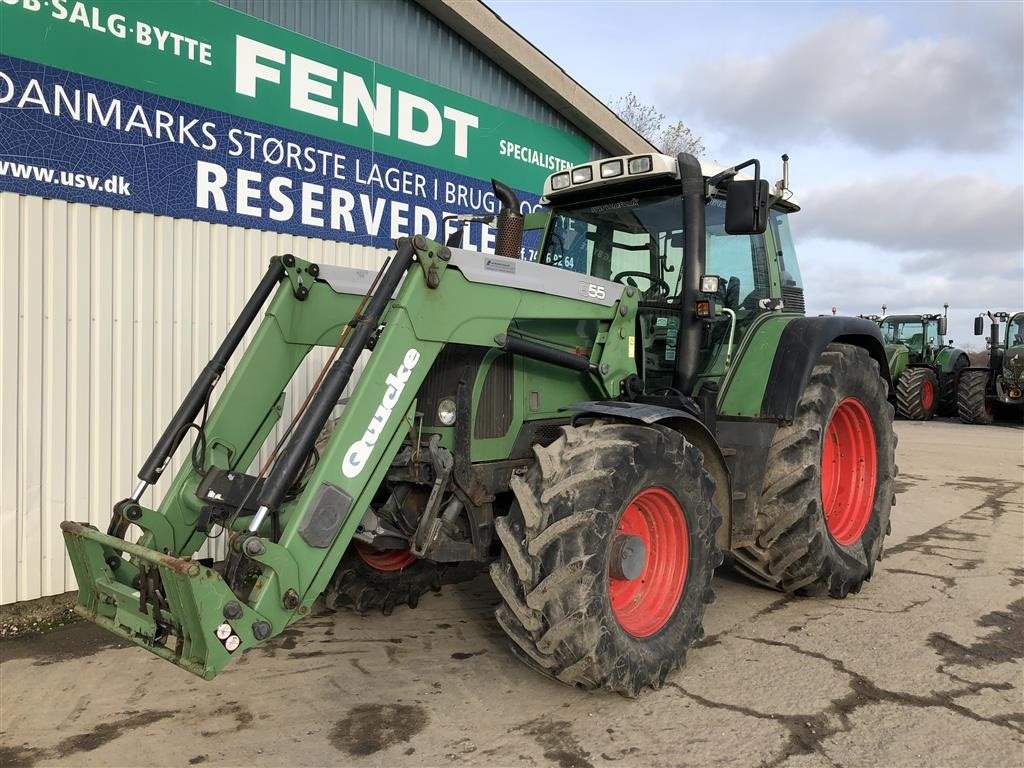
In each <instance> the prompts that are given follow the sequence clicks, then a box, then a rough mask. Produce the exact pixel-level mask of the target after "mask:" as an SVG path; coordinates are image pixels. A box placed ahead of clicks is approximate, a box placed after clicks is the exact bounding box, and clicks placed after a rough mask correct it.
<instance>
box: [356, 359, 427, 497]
mask: <svg viewBox="0 0 1024 768" xmlns="http://www.w3.org/2000/svg"><path fill="white" fill-rule="evenodd" d="M419 361H420V353H419V352H418V351H417V350H415V349H410V350H409V351H408V352H406V353H405V358H404V359H403V360H402V364H401V365H400V366H398V370H397V371H395V372H394V373H389V374H388V378H387V380H386V381H385V383H386V384H387V389H386V390H384V396H383V397H382V398H381V400H380V405H379V406H377V410H376V412H375V413H374V414H373V418H371V419H370V423H369V424H367V425H366V431H365V432H363V437H362V439H361V440H357V441H356V442H354V443H352V445H350V446H349V448H348V450H347V451H346V452H345V460H344V461H343V462H342V464H341V471H342V474H344V475H345V477H358V476H359V473H360V472H362V471H363V467H365V466H366V460H367V459H368V458H370V454H371V453H373V447H374V446H375V445H376V444H377V440H378V439H379V438H380V436H381V433H382V432H383V431H384V427H385V426H386V425H387V423H388V419H390V418H391V411H392V410H393V409H394V407H395V405H397V404H398V398H399V397H401V396H402V390H404V389H405V384H406V382H407V381H409V377H410V376H412V369H413V368H415V367H416V363H418V362H419Z"/></svg>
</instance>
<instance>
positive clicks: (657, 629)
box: [491, 423, 722, 696]
mask: <svg viewBox="0 0 1024 768" xmlns="http://www.w3.org/2000/svg"><path fill="white" fill-rule="evenodd" d="M534 453H535V455H536V458H537V460H536V462H535V463H534V464H533V465H532V466H531V467H530V468H529V470H528V471H527V472H526V474H525V475H523V476H518V475H517V476H515V477H513V479H512V490H513V492H514V493H515V496H516V503H515V504H514V505H513V507H512V509H511V511H510V513H509V515H508V516H507V517H503V518H499V519H498V520H497V521H496V523H495V530H496V532H497V534H498V537H499V538H500V540H501V542H502V544H503V546H504V551H503V553H502V555H501V558H500V559H499V560H498V561H497V562H495V563H493V564H492V566H491V578H492V579H493V581H494V584H495V586H496V587H497V588H498V591H499V593H500V594H501V597H502V599H503V603H502V605H501V606H499V608H498V610H497V611H496V613H495V616H496V618H497V620H498V623H499V624H500V625H501V627H502V629H504V630H505V632H506V633H507V634H508V635H509V637H510V638H511V639H512V641H513V646H512V647H513V650H514V651H516V653H517V655H518V656H519V657H520V658H522V659H523V660H524V661H526V662H527V663H528V664H529V665H530V666H532V667H534V668H535V669H537V670H539V671H540V672H542V673H544V674H546V675H548V676H550V677H553V678H554V679H556V680H559V681H561V682H563V683H567V684H569V685H575V686H579V687H582V688H601V687H603V688H607V689H609V690H613V691H617V692H619V693H622V694H625V695H627V696H637V695H639V693H640V691H641V690H643V689H644V688H646V687H652V688H658V687H661V685H662V684H663V683H664V682H665V677H666V676H667V675H668V673H669V672H670V671H672V670H673V669H674V668H676V667H677V666H679V665H680V664H681V663H682V662H683V661H684V659H685V657H686V651H687V649H688V647H689V646H690V644H691V643H693V642H694V641H695V640H697V639H699V638H701V637H702V636H703V628H702V626H701V621H702V619H703V615H704V606H705V604H706V603H710V602H711V600H712V599H713V597H714V595H713V593H712V591H711V576H712V573H713V572H714V569H715V567H716V566H718V565H719V564H721V562H722V556H721V553H720V552H719V550H718V547H717V545H716V544H715V531H716V529H717V528H718V526H719V524H720V523H721V515H720V514H719V512H718V510H717V508H716V507H715V506H714V503H713V501H712V498H713V494H714V481H713V480H712V479H711V476H710V474H708V472H707V471H705V469H704V461H703V455H702V454H701V452H700V451H699V450H698V449H697V448H696V447H694V446H693V445H691V444H690V443H688V442H687V441H686V440H685V439H684V438H683V437H682V436H681V435H679V434H678V433H676V432H674V431H672V430H669V429H667V428H665V427H661V426H658V425H652V426H643V425H636V424H607V423H593V424H588V425H585V426H580V427H564V428H563V430H562V435H561V436H560V437H559V438H558V439H557V440H556V441H555V442H554V443H552V444H551V445H550V446H548V447H546V448H545V447H539V446H538V447H536V448H534ZM636 539H640V540H642V541H643V542H644V546H645V557H643V558H642V560H641V561H640V563H642V570H639V571H638V573H639V575H637V571H633V576H634V577H633V578H632V579H628V578H626V577H625V576H623V574H622V572H621V571H620V572H619V573H618V577H616V576H615V575H613V574H614V573H616V571H617V569H616V567H615V564H616V563H619V564H621V563H623V562H625V561H624V560H622V559H621V558H622V556H621V550H620V549H619V548H620V547H622V546H623V544H622V542H623V541H625V540H636ZM621 567H623V566H621V565H620V568H621ZM640 567H641V565H639V564H636V568H637V569H639V568H640Z"/></svg>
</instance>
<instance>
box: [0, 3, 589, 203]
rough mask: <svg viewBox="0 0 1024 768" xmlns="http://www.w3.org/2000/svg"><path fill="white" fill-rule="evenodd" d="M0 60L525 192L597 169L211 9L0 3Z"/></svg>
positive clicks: (369, 66)
mask: <svg viewBox="0 0 1024 768" xmlns="http://www.w3.org/2000/svg"><path fill="white" fill-rule="evenodd" d="M0 54H4V55H6V56H9V57H15V58H18V59H24V60H27V61H31V62H36V63H39V64H45V65H47V66H52V67H58V68H60V69H64V70H68V71H70V72H75V73H79V74H82V75H87V76H89V77H92V78H96V79H98V80H102V81H108V82H112V83H117V84H121V85H125V86H128V87H131V88H135V89H138V90H140V91H145V92H147V93H153V94H157V95H160V96H163V97H166V98H169V99H175V100H178V101H181V102H186V103H190V104H195V105H199V106H202V107H207V108H210V109H214V110H218V111H220V112H224V113H228V114H230V115H238V116H241V117H245V118H249V119H251V120H256V121H259V122H262V123H267V124H269V125H273V126H281V127H283V128H287V129H289V130H292V131H296V132H300V133H303V134H309V135H312V136H317V137H322V138H324V139H329V140H331V141H335V142H339V143H343V144H346V145H350V146H353V147H358V148H361V149H364V150H369V151H371V152H373V153H380V154H382V155H386V156H389V157H390V158H398V159H405V160H409V161H412V162H415V163H419V164H422V165H426V166H430V167H433V168H438V169H443V170H444V171H447V172H449V173H453V174H458V175H461V176H466V177H470V178H474V179H490V178H491V177H496V178H500V179H502V180H503V181H504V182H506V183H507V184H510V185H511V186H513V187H515V188H517V189H520V190H525V191H533V192H539V191H540V189H541V186H542V184H543V181H544V178H545V177H546V176H547V175H548V174H550V173H552V172H553V171H556V170H559V169H561V168H564V167H567V166H568V165H573V164H576V163H580V162H586V161H587V160H588V159H589V146H588V144H587V142H586V141H585V140H583V139H581V138H579V137H575V136H571V135H569V134H566V133H564V132H562V131H559V130H558V129H556V128H552V127H550V126H547V125H544V124H541V123H537V122H535V121H532V120H528V119H525V118H523V117H522V116H520V115H517V114H515V113H512V112H509V111H506V110H503V109H498V108H496V107H493V106H491V105H488V104H485V103H483V102H480V101H477V100H475V99H471V98H468V97H466V96H463V95H461V94H458V93H456V92H454V91H451V90H448V89H446V88H442V87H440V86H437V85H434V84H432V83H428V82H426V81H424V80H421V79H419V78H416V77H412V76H411V75H408V74H405V73H403V72H399V71H396V70H394V69H389V68H387V67H383V66H380V65H378V64H376V63H375V62H373V61H370V60H369V59H364V58H361V57H359V56H356V55H353V54H351V53H347V52H345V51H341V50H339V49H337V48H334V47H331V46H329V45H326V44H323V43H320V42H317V41H315V40H311V39H309V38H307V37H303V36H302V35H298V34H295V33H292V32H289V31H287V30H284V29H281V28H280V27H276V26H274V25H271V24H268V23H266V22H262V21H260V20H258V19H255V18H252V17H250V16H247V15H245V14H242V13H238V12H236V11H233V10H231V9H229V8H225V7H223V6H221V5H217V4H216V3H212V2H206V0H178V1H177V2H159V1H154V2H127V1H126V0H119V1H118V0H90V2H83V1H80V0H79V1H75V0H0ZM438 55H444V52H443V51H439V52H438ZM2 96H3V94H2V93H0V97H2ZM264 138H265V137H262V136H261V137H248V138H247V141H248V142H249V146H247V147H244V151H245V152H247V153H249V154H250V155H255V156H258V155H259V153H260V152H262V151H264V147H263V146H262V145H261V142H262V140H263V139H264ZM244 143H245V142H243V144H244ZM252 159H256V158H252ZM285 159H286V162H290V163H291V164H292V165H293V166H294V169H299V168H300V166H305V165H309V164H313V165H315V163H316V161H317V159H316V158H315V157H312V158H311V157H306V156H304V155H302V154H301V153H297V154H296V156H295V157H293V158H285Z"/></svg>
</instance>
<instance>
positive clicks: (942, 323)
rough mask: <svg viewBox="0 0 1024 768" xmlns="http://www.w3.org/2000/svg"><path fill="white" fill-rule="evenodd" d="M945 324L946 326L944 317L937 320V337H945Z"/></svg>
mask: <svg viewBox="0 0 1024 768" xmlns="http://www.w3.org/2000/svg"><path fill="white" fill-rule="evenodd" d="M946 324H947V321H946V318H945V317H940V318H939V336H945V335H946Z"/></svg>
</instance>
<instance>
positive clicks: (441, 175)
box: [0, 56, 538, 258]
mask: <svg viewBox="0 0 1024 768" xmlns="http://www.w3.org/2000/svg"><path fill="white" fill-rule="evenodd" d="M0 190H7V191H11V192H17V193H22V194H28V195H37V196H41V197H50V198H58V199H63V200H69V201H74V202H81V203H89V204H93V205H102V206H107V207H111V208H125V209H130V210H134V211H146V212H150V213H154V214H161V215H165V216H173V217H178V218H187V219H197V220H202V221H210V222H215V223H218V224H227V225H234V226H239V227H249V228H255V229H264V230H271V231H275V232H286V233H291V234H295V235H305V236H310V237H317V238H323V239H329V240H340V241H344V242H349V243H357V244H360V245H369V246H374V247H381V248H388V247H391V245H392V243H393V242H394V240H395V239H396V238H398V237H404V236H408V235H412V234H417V233H420V234H423V235H425V236H427V237H430V238H433V239H436V240H444V239H446V238H447V235H448V233H449V232H451V231H453V230H454V229H455V228H457V227H458V226H463V227H464V235H463V237H464V240H463V247H466V248H470V249H473V250H485V251H492V250H493V247H494V232H493V230H491V229H490V228H489V227H487V226H485V225H482V224H458V223H456V222H454V221H450V220H449V221H447V222H446V221H445V220H446V218H447V217H449V216H452V215H455V214H478V215H488V214H492V213H496V212H497V209H498V207H499V203H498V201H497V199H496V198H495V197H494V194H493V193H492V191H491V188H490V185H489V184H487V183H486V182H483V181H480V180H477V179H472V178H469V177H467V176H463V175H459V174H454V173H448V172H446V171H444V170H439V169H437V168H433V167H430V166H426V165H421V164H418V163H414V162H410V161H408V160H401V159H397V158H395V157H391V156H388V155H382V154H378V153H375V152H373V151H372V150H367V149H362V148H359V147H354V146H350V145H346V144H340V143H337V142H333V141H330V140H327V139H323V138H319V137H316V136H311V135H308V134H303V133H298V132H295V131H291V130H288V129H285V128H281V127H277V126H272V125H268V124H265V123H261V122H256V121H253V120H249V119H246V118H243V117H238V116H235V115H229V114H226V113H224V112H218V111H215V110H211V109H206V108H203V107H199V106H196V105H194V104H189V103H186V102H183V101H176V100H173V99H168V98H164V97H160V96H155V95H153V94H149V93H146V92H143V91H139V90H135V89H132V88H127V87H123V86H119V85H114V84H112V83H108V82H105V81H101V80H95V79H93V78H90V77H86V76H84V75H79V74H75V73H72V72H67V71H65V70H61V69H55V68H53V67H47V66H44V65H41V64H35V63H32V62H28V61H25V60H22V59H16V58H11V57H8V56H0ZM518 192H519V195H520V199H521V200H522V201H523V204H522V207H523V212H529V211H532V210H535V209H536V208H537V207H538V196H537V195H535V194H531V193H530V192H529V191H527V190H518ZM525 256H526V257H527V258H533V257H534V256H535V254H534V252H533V251H532V249H531V248H527V249H526V253H525Z"/></svg>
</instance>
